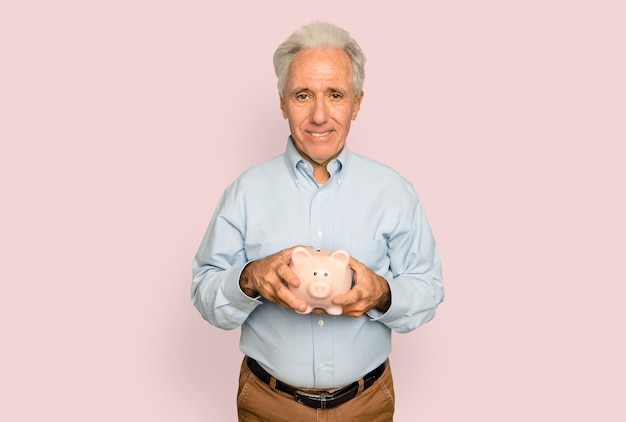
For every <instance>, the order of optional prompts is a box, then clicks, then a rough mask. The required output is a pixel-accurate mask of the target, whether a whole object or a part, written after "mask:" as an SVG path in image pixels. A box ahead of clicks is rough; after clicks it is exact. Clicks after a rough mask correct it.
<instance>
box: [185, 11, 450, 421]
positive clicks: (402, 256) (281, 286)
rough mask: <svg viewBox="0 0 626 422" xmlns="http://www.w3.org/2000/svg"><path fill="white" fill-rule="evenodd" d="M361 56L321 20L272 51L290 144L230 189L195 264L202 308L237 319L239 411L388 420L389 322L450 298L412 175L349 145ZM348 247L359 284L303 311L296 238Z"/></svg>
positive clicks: (410, 325)
mask: <svg viewBox="0 0 626 422" xmlns="http://www.w3.org/2000/svg"><path fill="white" fill-rule="evenodd" d="M364 64H365V56H364V55H363V53H362V51H361V48H360V47H359V45H358V44H357V43H356V41H355V40H354V39H352V38H351V36H350V35H349V34H348V33H347V32H346V31H345V30H343V29H342V28H340V27H337V26H335V25H333V24H330V23H327V22H314V23H312V24H309V25H306V26H303V27H301V28H300V29H298V30H297V31H296V32H294V33H293V34H292V35H291V36H289V37H288V38H287V39H286V40H285V41H284V42H283V43H282V44H281V45H280V46H279V47H278V48H277V50H276V52H275V53H274V67H275V71H276V75H277V77H278V90H279V95H280V109H281V110H282V114H283V116H284V118H285V119H287V120H288V122H289V129H290V132H291V134H290V136H289V138H288V140H287V148H286V151H285V153H284V154H282V155H280V156H278V157H276V158H274V159H271V160H269V161H266V162H264V163H261V164H259V165H257V166H254V167H252V168H250V169H248V170H247V171H245V172H244V173H243V174H242V175H241V176H240V177H239V178H238V179H237V180H235V181H234V183H232V184H231V185H230V186H228V187H227V188H226V190H225V191H224V193H223V195H222V197H221V198H220V201H219V203H218V205H217V208H216V210H215V212H214V214H213V217H212V219H211V222H210V224H209V227H208V229H207V231H206V234H205V236H204V238H203V240H202V242H201V244H200V247H199V250H198V252H197V254H196V256H195V259H194V262H193V283H192V289H191V295H192V300H193V303H194V305H195V307H196V308H197V309H198V311H199V312H200V313H201V315H202V316H203V318H204V319H206V320H207V321H209V322H210V323H211V324H213V325H215V326H217V327H219V328H222V329H227V330H230V329H235V328H237V327H241V339H240V348H241V351H242V352H243V353H244V359H243V362H242V366H241V372H240V381H239V391H238V396H237V409H238V415H239V420H240V421H271V422H279V421H289V422H293V421H318V420H333V421H338V420H339V421H367V422H372V421H391V420H392V419H393V413H394V407H395V397H394V390H393V381H392V375H391V368H390V364H389V359H388V357H389V354H390V351H391V333H392V331H396V332H401V333H406V332H409V331H411V330H413V329H415V328H417V327H418V326H420V325H422V324H424V323H426V322H428V321H430V320H431V319H432V318H433V317H434V315H435V310H436V308H437V306H438V305H439V304H440V303H441V301H442V300H443V297H444V293H443V284H442V277H441V264H440V257H439V252H438V250H437V246H436V244H435V241H434V238H433V235H432V232H431V229H430V227H429V225H428V222H427V219H426V216H425V214H424V210H423V209H422V205H421V203H420V201H419V199H418V196H417V195H416V193H415V190H414V188H413V186H412V184H411V183H410V182H409V181H407V180H406V179H405V178H403V177H402V176H400V175H399V174H398V173H397V172H396V171H394V170H393V169H391V168H389V167H388V166H386V165H383V164H380V163H378V162H376V161H374V160H371V159H369V158H365V157H363V156H361V155H358V154H356V153H354V152H352V151H350V150H349V149H348V147H347V146H346V138H347V136H348V133H349V131H350V125H351V123H352V121H353V120H355V119H356V117H357V114H358V112H359V109H360V107H361V103H362V101H363V80H364ZM298 245H308V246H312V247H315V248H323V249H329V250H336V249H344V250H345V251H347V252H348V253H349V254H350V256H351V258H350V262H349V266H350V268H351V269H352V271H353V286H352V289H351V290H350V291H349V292H347V293H344V294H339V295H336V296H335V297H333V299H332V302H333V303H334V304H336V305H340V306H341V307H342V314H341V315H339V316H336V315H328V314H326V313H325V312H324V311H323V310H322V309H316V310H314V312H313V313H309V314H302V313H300V312H302V311H304V310H305V309H306V305H307V304H306V303H305V302H304V300H302V299H300V298H298V297H297V296H296V295H295V294H294V293H293V292H292V291H291V290H290V289H289V288H288V287H287V285H291V286H294V287H296V286H298V285H299V284H300V280H299V279H298V276H297V275H296V274H295V273H294V272H293V271H292V269H291V268H290V267H289V263H290V257H291V252H292V250H293V249H294V248H295V247H296V246H298Z"/></svg>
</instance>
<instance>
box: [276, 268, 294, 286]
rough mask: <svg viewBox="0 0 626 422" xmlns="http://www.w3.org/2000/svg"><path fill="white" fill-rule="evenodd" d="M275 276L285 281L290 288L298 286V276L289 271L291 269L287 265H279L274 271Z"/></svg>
mask: <svg viewBox="0 0 626 422" xmlns="http://www.w3.org/2000/svg"><path fill="white" fill-rule="evenodd" d="M276 274H277V275H278V276H279V277H280V278H281V279H282V280H285V281H286V282H287V283H288V284H289V285H290V286H292V287H299V286H300V278H299V277H298V275H297V274H296V273H295V272H294V271H293V270H292V269H291V267H290V266H289V265H287V264H283V265H280V266H279V267H278V268H277V269H276Z"/></svg>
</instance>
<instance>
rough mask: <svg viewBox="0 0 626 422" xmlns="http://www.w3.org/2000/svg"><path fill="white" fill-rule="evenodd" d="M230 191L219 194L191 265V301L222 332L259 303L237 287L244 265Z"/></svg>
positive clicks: (242, 244) (241, 242)
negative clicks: (214, 209)
mask: <svg viewBox="0 0 626 422" xmlns="http://www.w3.org/2000/svg"><path fill="white" fill-rule="evenodd" d="M235 203H236V201H235V198H234V195H233V193H232V189H227V190H226V191H225V193H224V194H223V195H222V198H221V199H220V202H219V204H218V206H217V209H216V211H215V213H214V215H213V218H212V219H211V222H210V223H209V227H208V229H207V231H206V233H205V235H204V238H203V239H202V242H201V244H200V247H199V248H198V252H197V253H196V255H195V257H194V260H193V265H192V274H193V279H192V285H191V299H192V302H193V304H194V306H195V307H196V309H198V311H199V312H200V314H201V315H202V317H203V318H204V319H205V320H207V321H208V322H209V323H211V324H212V325H214V326H216V327H218V328H222V329H225V330H232V329H235V328H237V327H239V326H240V325H241V324H243V322H244V321H245V320H246V318H247V317H248V316H249V315H250V313H251V312H252V311H253V310H254V309H255V308H256V307H257V306H259V305H261V304H262V303H263V302H262V301H261V300H260V298H259V297H257V298H251V297H249V296H247V295H246V294H245V293H244V292H243V291H242V290H241V288H240V286H239V277H240V275H241V272H242V271H243V269H244V268H245V266H246V265H247V264H248V261H247V258H246V254H245V251H244V239H243V235H242V233H241V229H240V225H239V223H238V221H240V219H239V218H238V217H237V207H236V206H235Z"/></svg>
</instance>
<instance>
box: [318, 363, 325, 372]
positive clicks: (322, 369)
mask: <svg viewBox="0 0 626 422" xmlns="http://www.w3.org/2000/svg"><path fill="white" fill-rule="evenodd" d="M319 368H320V371H324V370H326V365H324V364H323V363H320V366H319Z"/></svg>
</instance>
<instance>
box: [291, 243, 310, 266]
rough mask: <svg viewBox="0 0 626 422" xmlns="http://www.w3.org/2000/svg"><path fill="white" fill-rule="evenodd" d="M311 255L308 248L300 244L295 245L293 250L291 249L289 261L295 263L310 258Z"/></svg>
mask: <svg viewBox="0 0 626 422" xmlns="http://www.w3.org/2000/svg"><path fill="white" fill-rule="evenodd" d="M312 257H313V255H311V252H310V251H309V249H308V248H305V247H302V246H296V247H295V248H294V250H293V251H291V263H292V264H297V263H299V262H302V261H304V260H305V259H311V258H312Z"/></svg>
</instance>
